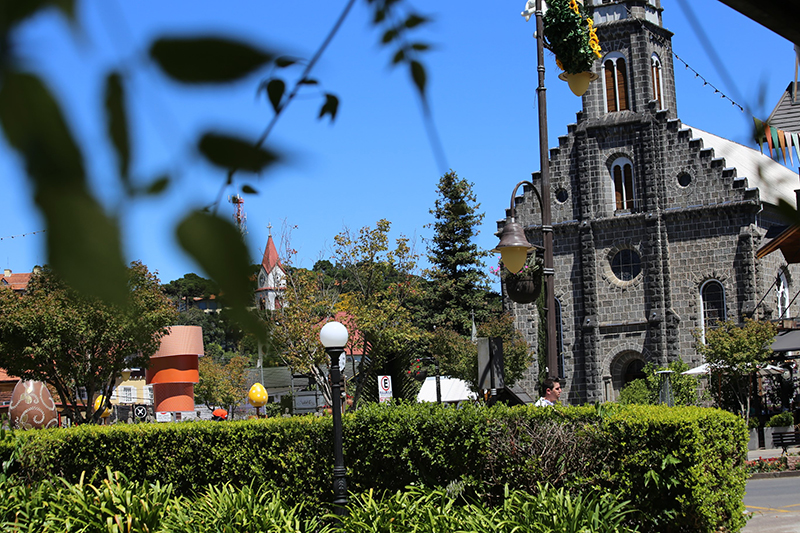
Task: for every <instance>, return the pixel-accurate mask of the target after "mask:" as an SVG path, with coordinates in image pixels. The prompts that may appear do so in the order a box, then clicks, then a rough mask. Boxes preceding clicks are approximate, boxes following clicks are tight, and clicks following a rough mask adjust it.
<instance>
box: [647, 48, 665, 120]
mask: <svg viewBox="0 0 800 533" xmlns="http://www.w3.org/2000/svg"><path fill="white" fill-rule="evenodd" d="M650 81H651V83H652V86H653V92H652V95H651V96H652V97H653V98H652V99H653V100H655V101H657V102H658V109H664V108H665V106H664V68H663V65H662V63H661V58H660V57H658V54H656V53H655V52H654V53H653V55H651V56H650Z"/></svg>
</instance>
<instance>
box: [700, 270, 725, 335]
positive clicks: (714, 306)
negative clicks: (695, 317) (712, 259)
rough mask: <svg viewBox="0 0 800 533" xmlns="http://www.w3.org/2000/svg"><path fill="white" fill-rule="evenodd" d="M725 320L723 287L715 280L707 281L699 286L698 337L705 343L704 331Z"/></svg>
mask: <svg viewBox="0 0 800 533" xmlns="http://www.w3.org/2000/svg"><path fill="white" fill-rule="evenodd" d="M725 320H727V311H726V303H725V287H724V286H723V285H722V282H720V281H719V280H716V279H709V280H706V281H705V282H703V284H702V285H701V286H700V335H701V340H702V342H705V339H706V331H707V330H709V329H713V328H714V327H716V325H717V324H718V323H719V322H724V321H725Z"/></svg>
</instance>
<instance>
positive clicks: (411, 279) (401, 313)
mask: <svg viewBox="0 0 800 533" xmlns="http://www.w3.org/2000/svg"><path fill="white" fill-rule="evenodd" d="M390 229H391V223H390V222H389V221H388V220H379V221H378V222H377V224H376V226H375V228H370V227H368V226H367V227H364V228H361V229H360V230H359V231H358V233H355V234H354V233H352V232H351V231H349V230H344V231H342V232H341V233H339V234H338V235H336V237H334V242H335V246H334V260H335V261H336V264H337V265H340V266H341V268H343V269H344V270H345V272H346V275H347V279H348V283H349V284H351V287H350V290H349V291H348V292H344V293H341V294H340V295H339V301H338V302H337V305H336V310H337V311H342V312H344V313H345V315H346V316H347V317H348V319H349V320H350V321H351V322H352V329H353V330H354V331H355V332H357V334H356V335H354V337H355V339H354V353H360V354H362V360H361V365H360V367H359V373H358V376H357V377H356V387H355V391H354V393H353V400H354V406H357V405H358V401H359V399H360V398H361V397H362V395H364V396H365V398H366V399H369V400H374V399H377V390H378V386H377V376H378V375H379V374H387V375H390V376H392V388H393V390H394V391H395V392H396V394H395V396H401V395H402V394H407V395H410V394H411V393H412V392H411V391H414V390H415V387H411V386H409V385H411V384H410V383H407V380H409V379H410V378H409V376H408V374H407V372H406V371H407V370H408V368H409V366H410V363H411V360H412V359H414V358H415V357H416V356H418V355H420V353H419V351H418V350H419V348H420V347H421V345H422V340H423V338H424V335H425V332H424V331H423V330H422V329H420V328H418V327H417V326H416V325H415V324H414V321H413V317H412V314H411V311H410V310H409V307H408V303H409V301H410V299H411V298H412V297H414V296H416V295H417V294H418V292H419V290H420V287H419V279H420V278H419V277H418V276H416V275H414V272H415V270H416V267H417V259H418V256H417V254H416V253H415V252H414V250H413V248H412V247H411V246H410V243H409V240H408V239H407V238H406V237H404V236H400V237H399V238H397V239H396V241H395V244H394V247H392V246H391V245H390V243H389V231H390ZM398 392H399V393H400V394H397V393H398Z"/></svg>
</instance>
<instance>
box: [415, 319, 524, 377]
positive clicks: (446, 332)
mask: <svg viewBox="0 0 800 533" xmlns="http://www.w3.org/2000/svg"><path fill="white" fill-rule="evenodd" d="M478 336H480V337H500V338H501V339H502V340H503V365H504V370H505V384H506V386H507V387H510V386H511V385H513V384H514V383H515V382H516V381H517V380H518V379H520V378H521V377H522V376H523V374H524V373H525V371H526V370H527V368H528V367H529V366H530V364H531V363H532V362H533V358H534V353H533V351H532V350H531V349H530V347H529V346H528V343H527V342H525V339H524V338H523V336H522V334H521V333H520V332H519V331H517V329H516V328H515V327H514V319H513V317H511V316H510V315H507V314H502V315H497V316H493V317H491V318H490V319H489V320H488V321H487V322H484V323H482V324H480V325H479V326H478ZM429 351H430V353H432V354H434V355H435V356H436V357H437V358H438V359H439V361H440V370H441V372H442V373H443V374H444V375H448V376H451V377H454V378H458V379H461V380H464V381H466V382H467V383H469V385H470V388H471V389H472V390H474V391H477V390H478V347H477V345H476V344H475V343H473V342H472V340H471V339H470V338H469V337H467V336H466V335H460V334H458V333H457V332H455V331H454V330H452V329H449V328H437V329H436V331H435V332H434V333H433V334H432V335H431V337H430V344H429Z"/></svg>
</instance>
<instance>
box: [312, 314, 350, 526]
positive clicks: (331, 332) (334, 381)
mask: <svg viewBox="0 0 800 533" xmlns="http://www.w3.org/2000/svg"><path fill="white" fill-rule="evenodd" d="M347 337H348V333H347V328H346V327H344V325H343V324H342V323H341V322H328V323H327V324H325V325H324V326H322V329H321V330H320V332H319V340H320V341H321V342H322V345H323V346H324V347H325V352H326V353H327V354H328V356H329V357H330V358H331V404H332V405H331V407H332V408H333V512H334V513H336V514H337V515H339V516H345V515H346V514H347V480H346V479H345V474H346V473H347V470H346V469H345V467H344V451H343V449H342V448H343V447H342V395H341V391H340V388H339V380H340V379H341V374H340V372H339V357H340V356H341V355H342V354H343V353H344V347H345V345H346V344H347Z"/></svg>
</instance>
